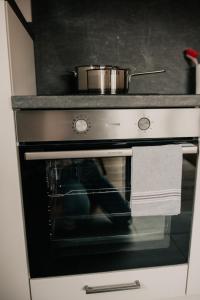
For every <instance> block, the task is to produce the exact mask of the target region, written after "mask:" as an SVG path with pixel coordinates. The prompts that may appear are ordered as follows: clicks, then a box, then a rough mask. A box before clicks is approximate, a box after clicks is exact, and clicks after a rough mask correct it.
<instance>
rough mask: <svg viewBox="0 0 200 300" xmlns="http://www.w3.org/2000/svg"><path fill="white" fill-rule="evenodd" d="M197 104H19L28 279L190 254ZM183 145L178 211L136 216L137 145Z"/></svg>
mask: <svg viewBox="0 0 200 300" xmlns="http://www.w3.org/2000/svg"><path fill="white" fill-rule="evenodd" d="M199 124H200V113H199V109H195V108H191V109H170V108H169V109H113V110H108V109H102V110H95V109H92V110H32V111H31V110H21V111H20V110H19V111H16V127H17V139H18V148H19V157H20V170H21V182H22V192H23V207H24V216H25V227H26V238H27V249H28V259H29V269H30V276H31V278H38V277H46V276H58V275H68V274H84V273H92V272H103V271H113V270H125V269H133V268H143V267H153V266H164V265H177V264H182V263H186V262H187V261H188V257H189V245H190V237H191V223H192V215H193V198H194V191H195V176H196V175H195V174H196V158H197V155H198V152H199V150H198V149H199V144H198V137H199V134H200V129H199ZM172 144H179V145H181V147H182V152H183V166H182V194H181V211H180V214H176V215H165V214H160V215H156V213H155V215H154V214H153V215H152V214H151V215H149V216H148V214H147V215H145V216H133V215H132V213H131V206H130V195H131V189H132V186H131V182H132V181H131V168H134V165H132V164H131V161H132V157H133V156H134V147H148V146H159V145H172Z"/></svg>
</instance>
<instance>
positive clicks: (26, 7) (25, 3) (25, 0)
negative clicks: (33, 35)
mask: <svg viewBox="0 0 200 300" xmlns="http://www.w3.org/2000/svg"><path fill="white" fill-rule="evenodd" d="M15 2H16V4H17V6H18V7H19V9H20V10H21V12H22V14H23V16H24V18H25V19H26V21H27V22H32V14H31V0H15Z"/></svg>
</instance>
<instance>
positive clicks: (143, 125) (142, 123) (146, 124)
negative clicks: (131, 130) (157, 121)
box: [138, 118, 151, 130]
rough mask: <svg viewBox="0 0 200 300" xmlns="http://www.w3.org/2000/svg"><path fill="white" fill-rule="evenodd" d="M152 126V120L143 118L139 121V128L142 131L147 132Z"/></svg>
mask: <svg viewBox="0 0 200 300" xmlns="http://www.w3.org/2000/svg"><path fill="white" fill-rule="evenodd" d="M150 125H151V122H150V120H149V119H148V118H141V119H139V121H138V127H139V128H140V129H141V130H147V129H149V127H150Z"/></svg>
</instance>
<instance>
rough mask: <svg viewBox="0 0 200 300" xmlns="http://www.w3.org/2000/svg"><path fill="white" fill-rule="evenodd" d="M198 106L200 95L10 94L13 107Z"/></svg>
mask: <svg viewBox="0 0 200 300" xmlns="http://www.w3.org/2000/svg"><path fill="white" fill-rule="evenodd" d="M145 107H146V108H148V107H155V108H156V107H200V95H66V96H12V108H13V109H14V110H15V109H78V108H83V109H84V108H85V109H87V108H97V109H101V108H102V109H103V108H145Z"/></svg>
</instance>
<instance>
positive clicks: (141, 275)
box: [31, 264, 187, 300]
mask: <svg viewBox="0 0 200 300" xmlns="http://www.w3.org/2000/svg"><path fill="white" fill-rule="evenodd" d="M186 278H187V264H184V265H177V266H167V267H155V268H146V269H137V270H128V271H117V272H106V273H95V274H94V273H93V274H87V275H73V276H63V277H51V278H40V279H31V293H32V300H55V299H56V300H66V299H69V300H72V299H73V300H82V299H85V300H93V299H94V300H99V299H104V300H110V299H115V300H121V299H123V300H131V299H137V300H147V299H148V300H155V299H158V298H159V299H160V298H163V297H167V298H170V297H175V296H183V295H185V288H186ZM136 280H138V281H139V282H140V288H138V289H129V290H123V291H110V292H103V293H92V294H86V291H85V288H84V287H85V286H88V287H97V290H98V289H99V287H100V288H101V287H102V286H106V287H105V288H108V287H109V286H110V285H121V284H129V283H134V282H135V281H136Z"/></svg>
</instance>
